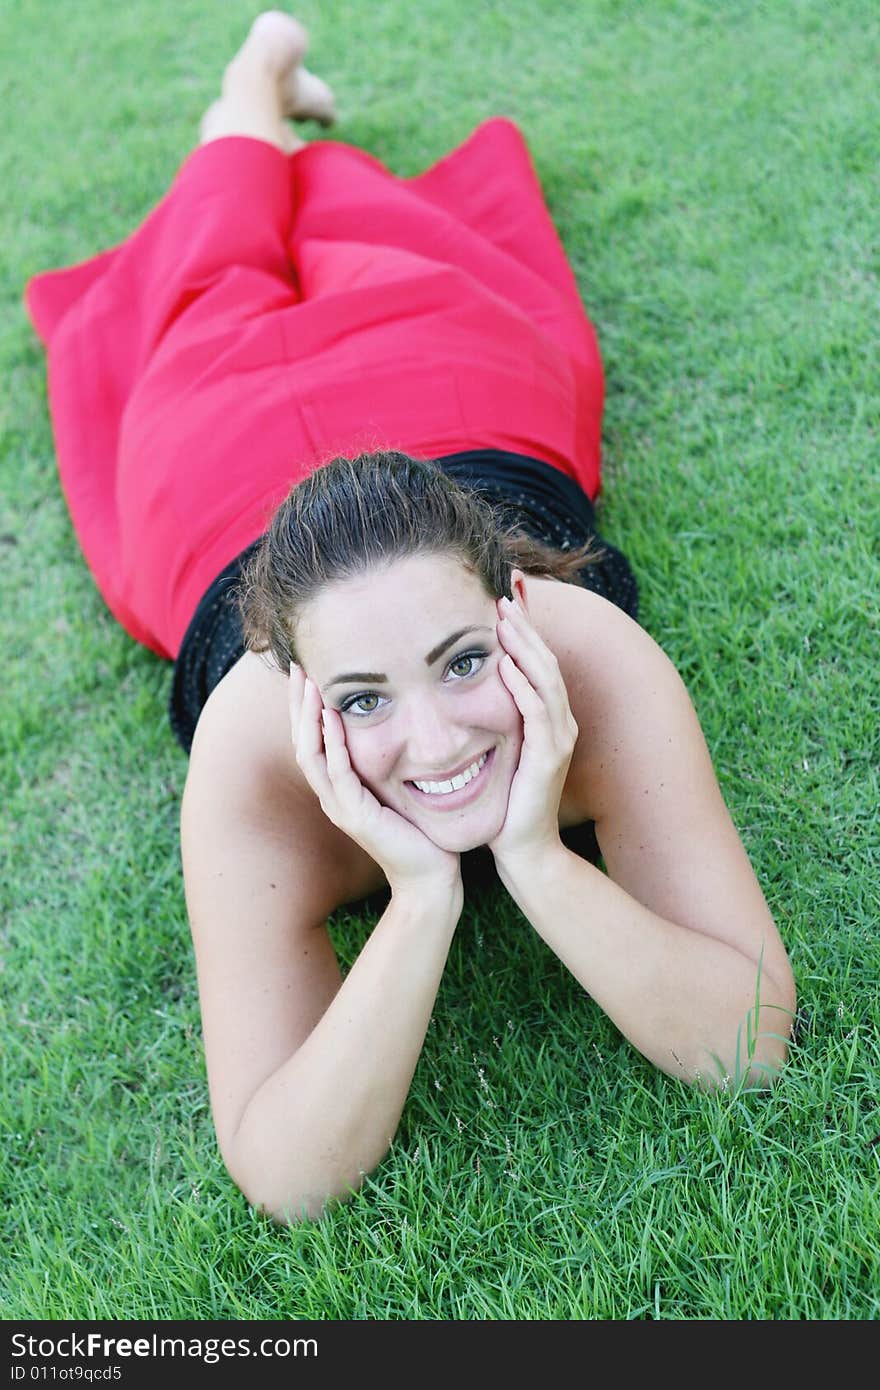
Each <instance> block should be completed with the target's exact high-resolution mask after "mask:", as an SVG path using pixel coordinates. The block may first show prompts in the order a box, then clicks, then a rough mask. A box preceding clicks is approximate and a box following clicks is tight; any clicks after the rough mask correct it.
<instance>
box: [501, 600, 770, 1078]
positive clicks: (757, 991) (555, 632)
mask: <svg viewBox="0 0 880 1390" xmlns="http://www.w3.org/2000/svg"><path fill="white" fill-rule="evenodd" d="M534 587H535V586H534V585H533V586H532V590H530V592H532V591H533V590H534ZM554 598H555V599H556V600H558V601H557V602H556V607H555V608H554V611H553V613H552V614H550V615H549V619H548V615H547V614H545V613H544V611H543V608H542V597H541V593H540V590H539V594H538V602H537V605H536V607H537V616H538V617H539V620H543V621H542V622H541V625H542V627H543V629H544V630H545V632H547V636H548V638H549V640H550V641H551V643H553V644H555V646H557V647H558V649H559V650H560V654H561V662H560V664H559V666H557V665H556V662H555V659H554V657H553V656H552V654H551V652H550V651H549V650H548V649H547V647H546V646H545V645H544V643H543V642H542V640H541V638H540V636H539V635H538V633H537V632H536V631H535V628H534V626H533V625H532V624H531V623H529V622H528V620H527V619H526V620H525V621H523V615H514V616H513V618H512V620H511V622H512V625H511V626H510V630H509V646H508V649H509V651H510V652H511V655H515V660H516V664H517V667H518V668H519V670H520V680H522V678H523V676H525V677H526V678H527V684H528V688H526V685H523V686H522V689H521V692H520V698H521V700H522V701H523V712H524V718H525V723H526V731H527V738H528V727H529V719H530V717H531V720H532V723H533V735H534V731H535V730H537V732H538V736H539V741H540V738H541V737H542V738H543V739H544V743H543V744H542V745H541V748H542V752H541V759H542V760H543V765H544V767H545V769H546V768H549V767H550V766H551V765H552V764H553V762H554V759H555V760H556V763H557V764H558V765H560V766H564V765H565V764H566V760H567V757H571V756H572V754H574V759H573V762H572V770H571V778H570V781H571V784H573V785H574V787H575V789H576V791H578V790H579V795H580V798H581V801H582V804H583V806H584V808H585V813H586V814H588V815H589V816H590V817H591V818H593V819H594V820H595V822H596V833H597V838H598V840H599V844H600V847H601V849H602V853H603V857H604V859H605V863H606V865H607V868H608V876H607V877H606V876H605V875H604V874H602V873H601V872H600V871H599V870H598V869H596V868H595V867H594V866H592V865H590V864H587V863H585V862H584V861H583V860H581V859H579V858H578V857H577V856H576V855H573V854H571V853H569V852H568V851H567V850H566V849H564V847H563V846H562V845H561V843H560V842H559V839H558V835H556V834H555V826H551V824H550V821H549V820H547V821H546V822H544V823H542V822H541V821H540V818H537V817H535V816H534V815H533V816H532V817H531V822H530V823H529V824H528V827H527V830H526V827H525V823H524V825H523V827H522V828H521V833H520V834H519V836H518V837H517V838H516V839H515V840H513V841H512V840H511V837H510V836H508V839H507V842H506V843H505V841H504V835H503V833H502V837H501V841H500V843H499V844H498V845H495V846H493V849H494V850H495V857H496V862H497V864H498V869H499V875H500V877H501V879H502V881H503V882H504V883H505V885H506V887H507V889H508V891H509V892H510V893H511V895H512V897H513V898H514V900H515V901H516V902H517V904H518V906H519V907H520V908H521V910H522V911H523V913H524V915H525V916H526V917H527V918H528V920H529V921H530V922H531V923H532V925H533V926H534V927H535V930H536V931H538V933H539V934H540V935H541V936H542V937H543V938H544V939H545V940H546V941H547V942H548V944H549V945H550V946H551V947H552V949H553V950H554V951H555V952H556V953H557V955H559V957H560V958H561V959H562V960H563V962H564V963H565V964H566V965H567V966H568V967H569V969H570V970H571V971H572V972H573V974H574V975H575V976H576V977H577V979H578V980H580V982H581V983H582V984H583V985H584V987H585V989H587V990H588V991H589V993H590V994H591V995H592V996H593V997H594V998H595V999H596V1001H597V1003H598V1004H599V1005H600V1006H601V1007H602V1008H603V1009H604V1010H605V1012H606V1013H607V1014H608V1015H609V1016H610V1017H611V1018H612V1019H613V1021H614V1022H615V1023H616V1024H617V1026H618V1027H619V1028H620V1030H621V1032H623V1033H624V1034H625V1036H626V1037H627V1038H629V1039H630V1041H631V1042H632V1043H633V1044H634V1045H635V1046H636V1047H637V1048H638V1049H639V1051H641V1052H642V1053H643V1054H644V1055H645V1056H647V1057H648V1058H650V1060H651V1061H652V1062H654V1063H655V1064H656V1065H657V1066H659V1067H661V1068H662V1069H663V1070H664V1071H666V1072H668V1073H670V1074H671V1075H674V1076H679V1077H681V1078H683V1079H686V1080H700V1081H702V1082H703V1083H706V1084H711V1083H718V1082H720V1081H722V1080H723V1078H724V1077H725V1076H731V1077H738V1076H739V1075H741V1074H742V1073H743V1072H748V1073H749V1079H750V1081H751V1082H752V1083H756V1084H766V1083H767V1081H768V1080H769V1079H771V1078H772V1076H773V1074H775V1072H776V1071H777V1070H778V1068H779V1066H780V1065H781V1063H782V1062H783V1061H784V1059H785V1055H786V1042H785V1040H786V1038H787V1037H788V1034H789V1032H790V1028H791V1023H792V1017H793V1012H794V1008H795V992H794V984H793V980H792V974H791V969H790V966H789V963H788V959H787V957H786V953H785V949H784V947H783V945H782V942H781V940H780V937H779V934H778V932H777V930H776V926H775V924H774V922H773V919H772V917H771V915H770V912H769V909H768V907H767V904H766V902H765V900H764V896H763V894H762V892H761V889H760V887H759V885H758V883H757V880H756V878H755V875H754V873H753V871H752V868H751V865H750V864H749V861H748V858H747V856H746V854H745V851H744V849H743V846H742V843H741V841H740V839H739V836H738V835H737V833H736V830H735V828H734V826H733V823H732V821H731V819H730V816H729V814H728V812H727V808H726V807H725V805H724V801H723V799H722V797H721V793H720V791H719V788H718V784H717V781H716V778H715V774H714V771H713V768H712V764H711V761H710V758H709V754H708V751H707V749H706V745H705V741H704V739H703V736H702V732H701V730H700V727H699V723H698V721H697V717H696V714H695V712H694V709H693V706H692V704H691V701H690V699H689V698H688V695H687V692H686V691H685V688H684V685H683V684H682V682H681V679H680V678H679V676H678V674H677V673H676V671H675V670H674V668H673V666H672V664H671V663H670V662H669V660H668V659H667V658H666V656H665V655H664V654H663V653H662V652H661V650H660V649H659V647H657V645H656V644H655V643H654V642H653V641H652V640H651V639H650V637H648V636H647V634H646V633H644V632H643V631H642V630H641V629H640V628H639V627H638V626H637V625H636V624H635V623H632V622H631V621H630V620H629V619H628V618H626V617H625V616H624V615H622V614H619V613H618V612H617V611H616V610H614V609H613V608H612V607H611V605H608V604H605V603H603V601H602V600H597V599H596V598H595V596H593V595H584V594H582V593H578V592H577V591H572V592H571V593H570V594H567V595H555V596H554ZM560 602H561V604H562V607H563V615H562V616H560V615H559V613H558V612H557V611H556V610H557V609H558V607H559V603H560ZM566 610H568V611H567V613H566ZM517 624H518V630H515V629H516V625H517ZM548 629H549V630H548ZM574 632H577V633H579V634H580V638H579V642H577V641H575V642H571V641H569V637H570V635H571V634H572V633H574ZM585 642H589V643H590V646H591V648H592V650H593V651H598V652H599V653H600V659H599V660H594V659H590V660H587V661H586V662H585V661H584V660H583V659H582V658H579V657H578V655H577V653H578V650H580V651H583V648H584V643H585ZM542 648H543V650H542ZM560 667H561V668H562V669H564V671H565V674H566V680H565V681H564V682H563V680H562V679H561V670H560ZM569 690H570V691H571V693H572V708H574V709H576V710H577V724H578V725H579V726H580V729H579V735H578V737H577V743H576V746H575V747H573V746H572V742H571V741H570V739H571V730H570V728H569V727H568V726H567V723H566V714H567V713H568V714H570V711H569V710H568V701H567V695H568V691H569ZM529 701H531V702H532V703H531V704H529ZM566 750H567V751H566ZM548 775H549V774H548ZM547 785H549V783H547ZM522 790H525V789H522ZM531 796H532V804H533V805H534V804H535V800H536V797H537V798H538V799H540V797H541V796H543V797H544V798H545V799H546V790H545V791H544V792H538V791H537V783H534V782H533V784H532V787H531ZM513 800H514V798H513V797H512V799H511V804H512V805H513ZM509 818H510V812H509ZM759 1004H760V1007H757V1006H758V1005H759Z"/></svg>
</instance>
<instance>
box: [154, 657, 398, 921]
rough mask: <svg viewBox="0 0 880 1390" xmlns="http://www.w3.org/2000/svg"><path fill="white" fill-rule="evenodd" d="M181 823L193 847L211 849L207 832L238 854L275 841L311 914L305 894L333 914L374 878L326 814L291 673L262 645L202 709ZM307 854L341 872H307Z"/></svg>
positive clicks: (318, 909)
mask: <svg viewBox="0 0 880 1390" xmlns="http://www.w3.org/2000/svg"><path fill="white" fill-rule="evenodd" d="M209 827H210V830H209ZM181 829H182V836H183V841H184V851H185V852H186V849H187V847H188V846H189V848H190V849H191V848H192V845H193V841H194V840H196V841H198V842H199V843H200V844H201V845H202V846H203V848H204V851H205V852H208V848H209V846H208V840H209V838H210V840H211V841H212V842H213V844H214V846H216V844H217V843H219V842H223V841H225V840H227V839H229V840H231V841H233V842H234V851H235V854H236V855H238V856H240V854H241V850H242V846H246V845H251V846H252V847H254V846H256V845H261V846H263V847H265V848H266V849H269V848H270V847H272V846H276V847H277V849H278V851H280V852H283V854H284V857H285V863H286V864H288V865H293V866H294V869H295V871H296V873H297V878H298V889H299V892H298V897H299V900H300V902H301V903H302V904H303V910H304V912H305V900H308V901H309V903H310V904H311V899H312V897H313V896H314V897H315V898H316V901H315V903H314V904H313V905H311V912H312V914H313V915H321V914H322V913H323V914H325V915H326V913H328V912H331V911H332V910H333V908H334V907H336V906H338V905H339V902H341V901H344V900H345V895H346V893H347V890H348V888H349V886H350V887H351V891H352V895H360V893H361V889H363V892H364V893H366V892H369V891H371V890H372V888H373V887H374V886H375V884H376V872H375V866H373V865H372V861H370V860H368V858H367V856H366V855H364V854H363V852H362V851H361V850H360V849H359V848H358V847H357V846H356V845H354V844H353V843H352V842H351V841H350V840H349V839H348V838H347V837H346V836H345V835H343V834H342V832H341V831H339V830H338V829H337V828H336V827H335V826H333V825H332V824H331V823H330V822H329V821H328V820H327V818H326V817H325V816H324V814H323V812H322V811H321V808H320V805H319V804H318V800H317V798H316V796H315V794H314V792H313V791H312V789H311V788H310V787H309V785H308V783H307V781H306V779H305V777H304V776H303V774H302V772H301V770H300V768H299V766H298V764H297V761H296V757H295V755H294V750H293V745H292V742H291V738H290V716H289V712H288V681H287V677H286V675H285V674H284V673H283V672H281V671H279V670H278V668H277V667H276V666H274V665H273V664H272V663H271V661H270V660H269V659H268V658H267V657H264V656H262V655H260V654H258V653H255V652H246V653H245V654H244V655H243V656H242V657H241V658H240V659H239V661H237V662H236V664H235V666H233V668H232V669H231V670H230V671H229V672H228V674H227V675H226V676H225V677H224V678H223V680H222V681H220V683H219V684H218V685H217V686H216V687H215V689H214V690H213V691H212V692H211V695H210V696H209V698H208V700H207V702H206V704H205V707H204V709H203V710H202V713H201V717H200V719H199V722H198V726H197V728H196V734H195V738H194V740H193V746H192V752H191V754H190V765H189V772H188V775H187V781H186V787H185V790H184V802H183V808H182V816H181ZM230 848H232V846H231V847H230ZM213 853H216V848H215V849H214V850H213ZM308 862H312V863H314V865H315V868H316V870H317V869H318V867H319V866H320V869H321V870H323V869H325V868H326V865H327V864H328V863H330V862H332V863H333V864H334V865H335V866H336V867H337V869H338V872H337V873H329V874H328V873H325V872H315V873H314V874H312V873H308V872H304V865H305V864H306V863H308ZM185 867H186V865H185ZM290 871H291V870H288V872H290ZM313 880H314V883H315V885H316V886H315V887H314V888H312V881H313ZM317 885H323V887H322V888H321V889H319V887H318V886H317ZM364 885H366V886H364ZM306 889H308V892H306V891H305V890H306ZM324 889H326V891H324ZM338 893H342V894H343V897H341V898H339V897H337V894H338Z"/></svg>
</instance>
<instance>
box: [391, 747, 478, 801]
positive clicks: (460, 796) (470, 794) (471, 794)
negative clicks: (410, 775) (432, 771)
mask: <svg viewBox="0 0 880 1390" xmlns="http://www.w3.org/2000/svg"><path fill="white" fill-rule="evenodd" d="M484 751H485V753H486V761H485V762H484V763H483V766H482V767H481V768H480V770H479V772H478V773H477V775H476V777H472V778H471V780H470V781H469V782H467V783H466V784H465V786H463V787H459V789H458V791H455V792H446V793H445V794H443V795H441V794H440V793H438V792H435V793H432V792H423V791H419V789H418V787H417V786H416V785H415V784H414V783H413V782H406V783H405V786H406V789H407V791H408V792H409V793H410V795H411V796H413V797H415V799H416V800H417V801H418V802H419V803H420V805H422V806H428V807H430V809H431V810H432V811H455V810H457V808H458V807H459V806H466V805H467V804H468V802H469V801H473V800H475V798H476V797H478V796H479V795H480V794H481V792H482V790H483V788H484V787H485V785H486V782H487V781H488V779H489V775H490V774H491V771H492V767H493V766H494V763H495V749H494V747H492V748H487V749H485V750H484ZM482 756H483V754H482V753H478V754H477V756H476V757H475V758H471V760H470V762H467V763H464V764H463V765H462V766H461V767H460V768H459V772H464V769H465V768H466V767H470V766H471V763H475V762H478V761H479V759H480V758H481V757H482ZM457 776H458V773H456V772H453V773H447V774H446V776H445V777H424V778H422V777H420V778H419V781H420V782H422V781H425V782H441V781H443V782H445V781H449V780H451V778H452V777H457Z"/></svg>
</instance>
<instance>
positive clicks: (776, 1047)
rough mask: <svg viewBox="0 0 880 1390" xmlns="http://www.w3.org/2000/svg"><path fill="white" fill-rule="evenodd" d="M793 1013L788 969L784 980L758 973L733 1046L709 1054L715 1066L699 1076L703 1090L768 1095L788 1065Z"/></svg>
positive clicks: (793, 991) (794, 1002) (794, 1004)
mask: <svg viewBox="0 0 880 1390" xmlns="http://www.w3.org/2000/svg"><path fill="white" fill-rule="evenodd" d="M796 1013H797V990H796V988H795V983H794V976H793V975H792V973H791V970H790V968H789V969H787V970H786V972H785V976H784V978H783V977H778V978H775V979H773V980H771V979H769V977H768V976H767V973H766V971H764V972H762V977H761V989H760V995H759V997H757V998H756V999H755V1000H754V1002H753V1003H752V1004H751V1006H750V1007H749V1008H748V1009H747V1010H746V1013H745V1015H744V1017H743V1018H742V1021H741V1022H740V1023H739V1026H738V1028H737V1035H736V1040H735V1046H733V1047H732V1048H730V1049H729V1050H728V1051H727V1055H728V1057H729V1058H730V1061H729V1063H726V1064H725V1063H722V1062H721V1057H722V1056H723V1055H724V1054H723V1053H715V1054H713V1056H714V1060H715V1066H714V1067H713V1068H712V1069H711V1071H710V1073H709V1074H708V1075H706V1074H703V1075H700V1076H699V1081H700V1082H701V1084H702V1085H703V1086H704V1087H706V1088H707V1089H712V1090H715V1089H722V1090H729V1089H731V1088H733V1089H735V1090H739V1089H740V1088H742V1089H744V1090H750V1091H769V1090H770V1089H771V1088H772V1087H774V1086H775V1085H776V1083H777V1082H778V1081H779V1079H780V1076H781V1074H782V1071H783V1069H784V1067H785V1065H786V1063H787V1061H788V1055H789V1046H790V1043H791V1038H792V1031H793V1028H794V1023H795V1017H796Z"/></svg>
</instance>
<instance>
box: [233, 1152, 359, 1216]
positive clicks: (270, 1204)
mask: <svg viewBox="0 0 880 1390" xmlns="http://www.w3.org/2000/svg"><path fill="white" fill-rule="evenodd" d="M223 1160H224V1163H225V1165H226V1170H227V1172H228V1173H229V1176H230V1177H231V1178H232V1181H233V1182H234V1183H235V1185H236V1187H237V1188H238V1189H239V1191H240V1192H241V1194H242V1196H243V1197H244V1198H245V1199H246V1201H247V1202H248V1204H249V1205H250V1206H251V1207H252V1208H253V1209H254V1211H255V1212H256V1213H257V1214H258V1215H260V1216H265V1217H268V1218H269V1219H270V1220H271V1221H274V1222H275V1223H276V1224H277V1225H279V1226H302V1225H307V1224H309V1223H311V1222H314V1221H320V1219H321V1217H322V1216H324V1214H325V1213H326V1211H327V1210H328V1209H329V1208H330V1207H332V1206H335V1205H336V1204H337V1203H339V1202H346V1201H348V1200H349V1199H350V1198H351V1197H353V1196H354V1195H355V1194H356V1193H357V1191H358V1190H359V1188H360V1187H361V1186H362V1185H363V1182H364V1179H365V1177H366V1173H364V1172H360V1173H358V1174H357V1175H356V1177H355V1178H354V1180H352V1181H349V1180H347V1179H341V1180H340V1179H339V1178H338V1177H336V1176H335V1175H333V1176H331V1174H330V1173H329V1172H324V1173H321V1172H318V1173H310V1174H304V1173H299V1172H296V1171H294V1169H295V1166H296V1165H293V1164H292V1165H290V1167H288V1168H287V1170H286V1171H284V1170H283V1169H281V1168H279V1167H278V1166H276V1164H274V1163H273V1161H272V1159H271V1158H268V1159H267V1160H266V1161H263V1162H255V1161H253V1158H252V1157H251V1160H250V1161H249V1160H248V1156H246V1155H245V1154H243V1153H242V1152H241V1151H240V1150H239V1151H238V1152H236V1151H235V1149H234V1146H229V1147H228V1148H227V1149H226V1150H225V1151H224V1153H223Z"/></svg>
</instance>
